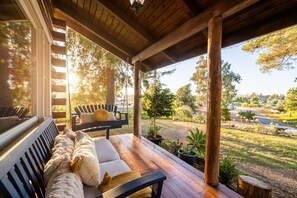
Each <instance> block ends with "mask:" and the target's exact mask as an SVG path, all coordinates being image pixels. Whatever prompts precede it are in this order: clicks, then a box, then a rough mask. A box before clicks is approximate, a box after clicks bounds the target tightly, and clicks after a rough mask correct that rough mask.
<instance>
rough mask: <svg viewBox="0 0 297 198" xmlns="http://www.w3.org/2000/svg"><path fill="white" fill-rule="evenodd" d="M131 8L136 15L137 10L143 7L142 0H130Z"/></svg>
mask: <svg viewBox="0 0 297 198" xmlns="http://www.w3.org/2000/svg"><path fill="white" fill-rule="evenodd" d="M130 3H131V9H132V10H134V11H135V14H136V15H138V12H139V10H140V9H141V8H142V7H143V4H144V0H130Z"/></svg>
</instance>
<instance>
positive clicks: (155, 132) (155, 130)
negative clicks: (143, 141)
mask: <svg viewBox="0 0 297 198" xmlns="http://www.w3.org/2000/svg"><path fill="white" fill-rule="evenodd" d="M160 130H161V127H160V126H156V125H153V123H151V124H150V126H149V127H148V128H147V135H146V137H147V139H148V140H150V141H151V142H153V143H155V144H157V145H160V144H161V143H162V141H163V137H162V136H161V135H159V131H160Z"/></svg>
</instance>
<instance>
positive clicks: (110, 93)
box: [106, 67, 115, 105]
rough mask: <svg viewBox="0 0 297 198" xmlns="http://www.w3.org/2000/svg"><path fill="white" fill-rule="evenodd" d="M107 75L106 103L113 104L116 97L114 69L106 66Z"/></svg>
mask: <svg viewBox="0 0 297 198" xmlns="http://www.w3.org/2000/svg"><path fill="white" fill-rule="evenodd" d="M106 76H107V77H106V104H108V105H113V104H114V98H115V83H114V81H115V76H114V70H113V69H112V68H110V67H108V68H106Z"/></svg>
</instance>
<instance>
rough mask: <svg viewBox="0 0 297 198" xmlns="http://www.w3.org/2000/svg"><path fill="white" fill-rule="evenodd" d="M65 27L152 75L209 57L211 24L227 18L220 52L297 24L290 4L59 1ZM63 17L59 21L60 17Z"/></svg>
mask: <svg viewBox="0 0 297 198" xmlns="http://www.w3.org/2000/svg"><path fill="white" fill-rule="evenodd" d="M53 6H54V8H55V9H56V11H58V12H60V13H62V14H63V15H64V17H66V18H65V19H66V22H67V25H68V26H69V27H71V28H73V29H74V30H76V31H78V32H80V33H81V34H83V35H85V36H86V37H88V38H89V39H90V40H92V41H94V42H96V43H98V44H99V45H101V46H102V47H104V48H105V49H107V50H109V51H110V52H112V53H114V54H115V55H117V56H118V57H120V58H121V59H123V60H125V61H127V62H129V63H134V62H135V61H141V62H142V63H143V65H142V67H141V70H142V71H145V72H146V71H150V70H153V69H156V68H160V67H164V66H167V65H169V64H172V63H176V62H179V61H183V60H186V59H189V58H192V57H195V56H198V55H201V54H205V53H206V51H207V23H208V21H209V19H210V18H211V17H212V16H217V15H222V16H223V42H222V45H223V46H222V47H226V46H230V45H233V44H236V43H239V42H242V41H245V40H247V39H251V38H254V37H256V36H259V35H263V34H266V33H269V32H272V31H275V30H278V29H281V28H284V27H288V26H291V25H294V24H296V23H297V15H296V10H297V1H292V0H233V1H230V0H220V1H215V0H195V1H194V0H145V4H144V7H143V8H142V9H141V10H140V12H139V14H138V15H135V13H134V11H133V10H131V9H130V1H129V0H76V1H74V0H55V1H53ZM59 16H60V17H61V15H59Z"/></svg>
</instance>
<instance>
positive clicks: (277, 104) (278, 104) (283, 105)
mask: <svg viewBox="0 0 297 198" xmlns="http://www.w3.org/2000/svg"><path fill="white" fill-rule="evenodd" d="M275 107H276V108H278V109H282V108H284V107H285V101H284V100H278V101H277V103H276V105H275Z"/></svg>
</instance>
